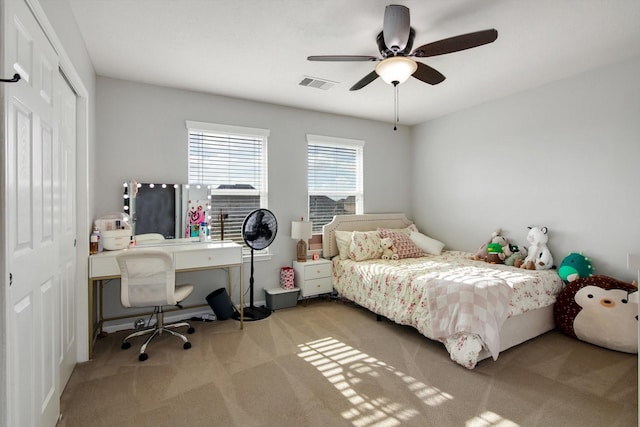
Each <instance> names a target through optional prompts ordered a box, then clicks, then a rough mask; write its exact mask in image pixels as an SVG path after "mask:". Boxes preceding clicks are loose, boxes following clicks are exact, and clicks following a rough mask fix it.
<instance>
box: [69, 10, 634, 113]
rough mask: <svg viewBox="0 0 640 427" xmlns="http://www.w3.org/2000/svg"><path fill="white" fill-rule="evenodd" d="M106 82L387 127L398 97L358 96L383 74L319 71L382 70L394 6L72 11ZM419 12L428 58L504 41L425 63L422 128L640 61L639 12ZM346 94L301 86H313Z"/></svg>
mask: <svg viewBox="0 0 640 427" xmlns="http://www.w3.org/2000/svg"><path fill="white" fill-rule="evenodd" d="M68 1H69V3H70V5H71V8H72V10H73V13H74V14H75V16H76V19H77V21H78V25H79V27H80V31H81V33H82V36H83V38H84V40H85V42H86V46H87V49H88V51H89V55H90V56H91V59H92V61H93V65H94V67H95V70H96V73H97V74H98V75H100V76H108V77H114V78H119V79H125V80H131V81H136V82H143V83H150V84H155V85H160V86H166V87H172V88H180V89H186V90H192V91H197V92H204V93H211V94H217V95H224V96H231V97H235V98H243V99H250V100H255V101H261V102H267V103H272V104H279V105H285V106H291V107H297V108H303V109H309V110H315V111H323V112H329V113H336V114H340V115H347V116H353V117H361V118H367V119H373V120H379V121H384V122H390V123H391V122H393V120H394V109H393V108H394V93H393V87H392V86H390V85H387V84H386V83H384V82H383V81H382V80H381V79H376V80H375V81H374V82H373V83H371V84H369V85H368V86H366V87H365V88H363V89H361V90H358V91H349V88H350V87H351V86H352V85H353V84H355V83H356V82H357V81H358V80H360V79H361V78H362V77H364V76H365V75H366V74H368V73H369V72H371V71H373V69H374V67H375V64H376V63H374V62H310V61H307V59H306V58H307V56H309V55H373V56H379V52H378V49H377V45H376V41H375V40H376V36H377V34H378V33H379V32H380V31H381V30H382V23H383V17H384V9H385V6H386V5H388V4H391V3H393V2H392V0H387V1H380V0H349V1H346V0H324V1H322V0H268V1H267V0H226V1H222V0H68ZM394 4H403V5H405V6H407V7H409V9H410V12H411V26H412V27H413V28H414V29H415V31H416V36H415V41H414V48H415V47H417V46H420V45H423V44H426V43H430V42H433V41H437V40H440V39H444V38H448V37H452V36H456V35H459V34H465V33H470V32H474V31H479V30H485V29H490V28H495V29H497V30H498V39H497V40H496V41H495V42H494V43H491V44H488V45H484V46H480V47H476V48H474V49H469V50H465V51H461V52H456V53H450V54H447V55H441V56H436V57H431V58H421V59H418V61H420V62H423V63H425V64H427V65H430V66H431V67H433V68H435V69H437V70H438V71H440V72H441V73H442V74H444V75H445V76H446V80H445V81H444V82H442V83H440V84H438V85H435V86H432V85H428V84H425V83H423V82H421V81H419V80H417V79H413V78H411V79H409V80H408V81H407V82H406V83H404V84H402V85H401V86H399V108H400V110H399V119H400V123H401V124H405V125H414V124H418V123H423V122H425V121H427V120H430V119H433V118H435V117H439V116H443V115H446V114H450V113H452V112H455V111H459V110H462V109H465V108H468V107H471V106H474V105H477V104H481V103H484V102H487V101H490V100H492V99H496V98H500V97H503V96H506V95H509V94H512V93H516V92H519V91H523V90H526V89H529V88H532V87H536V86H540V85H544V84H546V83H549V82H552V81H556V80H559V79H562V78H565V77H568V76H571V75H574V74H578V73H581V72H584V71H586V70H589V69H593V68H597V67H600V66H604V65H607V64H610V63H615V62H618V61H622V60H624V59H627V58H631V57H637V56H640V24H639V23H640V1H638V0H518V1H516V0H485V1H479V0H448V1H445V0H419V1H418V0H416V1H397V2H395V3H394ZM305 76H309V77H314V78H320V79H325V80H330V81H333V82H336V83H337V84H336V85H334V86H333V87H331V88H330V89H328V90H323V89H317V88H313V87H305V86H300V85H299V84H298V83H299V82H300V81H301V80H302V79H303V78H304V77H305Z"/></svg>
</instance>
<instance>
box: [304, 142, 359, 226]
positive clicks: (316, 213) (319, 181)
mask: <svg viewBox="0 0 640 427" xmlns="http://www.w3.org/2000/svg"><path fill="white" fill-rule="evenodd" d="M307 141H308V142H307V173H308V177H307V180H308V181H307V182H308V192H309V221H311V224H312V231H313V233H314V234H316V233H321V232H322V226H323V225H325V224H327V223H329V222H330V221H331V220H332V219H333V216H334V215H345V214H359V213H362V206H363V199H362V193H363V186H362V149H363V146H364V142H363V141H358V140H346V139H343V138H332V137H322V136H317V135H307Z"/></svg>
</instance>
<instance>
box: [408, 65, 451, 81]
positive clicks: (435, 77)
mask: <svg viewBox="0 0 640 427" xmlns="http://www.w3.org/2000/svg"><path fill="white" fill-rule="evenodd" d="M416 64H418V69H417V70H416V71H415V72H414V73H413V74H412V76H413V77H415V78H416V79H418V80H420V81H423V82H425V83H429V84H430V85H437V84H438V83H442V82H443V81H444V79H445V77H444V76H443V75H442V74H441V73H440V71H438V70H436V69H435V68H431V67H429V66H428V65H425V64H423V63H422V62H417V61H416Z"/></svg>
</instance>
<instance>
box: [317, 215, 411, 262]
mask: <svg viewBox="0 0 640 427" xmlns="http://www.w3.org/2000/svg"><path fill="white" fill-rule="evenodd" d="M411 224H413V222H412V221H410V220H409V219H408V218H407V217H406V215H405V214H403V213H386V214H362V215H336V216H334V217H333V220H332V221H331V222H330V223H328V224H327V225H325V226H323V227H322V256H323V257H324V258H327V259H331V258H333V257H334V256H336V255H338V245H337V244H336V239H335V235H334V233H333V232H334V231H335V230H344V231H372V230H376V229H378V228H405V227H408V226H409V225H411Z"/></svg>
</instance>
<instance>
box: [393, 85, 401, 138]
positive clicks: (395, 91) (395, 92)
mask: <svg viewBox="0 0 640 427" xmlns="http://www.w3.org/2000/svg"><path fill="white" fill-rule="evenodd" d="M393 109H394V116H395V122H394V124H393V130H398V122H399V121H400V118H399V116H398V82H393Z"/></svg>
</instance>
